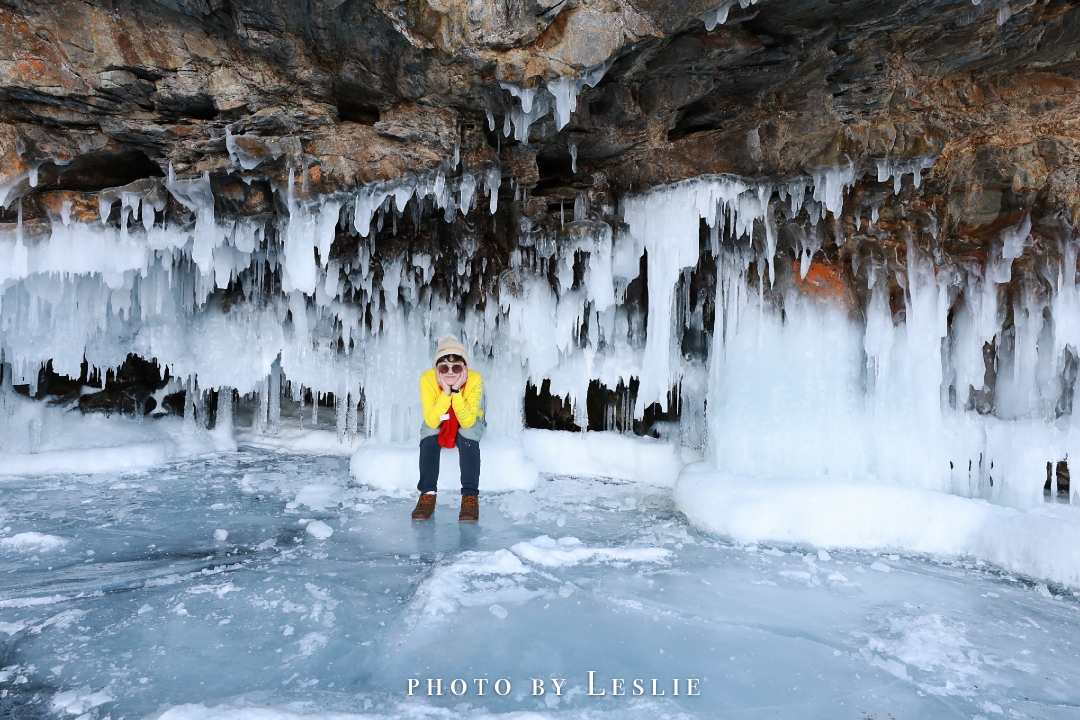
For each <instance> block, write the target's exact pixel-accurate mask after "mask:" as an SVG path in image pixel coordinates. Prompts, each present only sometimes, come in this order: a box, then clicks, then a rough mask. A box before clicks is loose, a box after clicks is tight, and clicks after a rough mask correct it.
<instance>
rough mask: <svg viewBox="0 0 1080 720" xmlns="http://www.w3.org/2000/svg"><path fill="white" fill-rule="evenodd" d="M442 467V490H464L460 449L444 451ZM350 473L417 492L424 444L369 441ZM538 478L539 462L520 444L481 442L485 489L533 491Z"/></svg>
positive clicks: (482, 488) (390, 488) (381, 486)
mask: <svg viewBox="0 0 1080 720" xmlns="http://www.w3.org/2000/svg"><path fill="white" fill-rule="evenodd" d="M439 468H440V474H439V489H440V490H443V491H447V490H451V491H454V490H458V489H460V487H461V472H460V468H459V466H458V453H457V450H443V451H442V459H441V461H440V465H439ZM349 472H350V473H351V474H352V476H353V477H354V478H356V479H357V481H359V482H361V483H364V484H365V485H370V486H371V487H374V488H377V489H379V490H386V491H391V492H413V491H415V490H416V483H417V481H419V479H420V446H419V444H418V443H389V444H385V445H383V444H375V443H371V442H369V443H366V444H364V445H363V446H361V447H360V448H359V449H358V450H357V451H356V453H354V454H353V456H352V461H351V462H350V463H349ZM537 479H538V478H537V469H536V465H535V464H534V463H533V462H532V460H530V459H528V458H527V457H526V456H525V452H524V450H523V449H522V446H521V445H520V444H519V443H517V442H514V441H513V440H507V439H503V438H485V439H484V440H482V441H481V443H480V491H481V492H509V491H513V490H532V489H533V488H535V487H536V483H537Z"/></svg>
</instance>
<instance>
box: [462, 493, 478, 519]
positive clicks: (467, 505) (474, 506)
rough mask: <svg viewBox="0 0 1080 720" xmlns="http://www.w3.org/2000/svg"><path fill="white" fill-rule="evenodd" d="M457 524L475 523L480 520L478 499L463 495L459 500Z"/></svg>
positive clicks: (473, 496)
mask: <svg viewBox="0 0 1080 720" xmlns="http://www.w3.org/2000/svg"><path fill="white" fill-rule="evenodd" d="M457 519H458V522H476V521H477V520H479V519H480V499H479V498H478V497H476V496H475V495H465V496H463V497H462V498H461V512H459V513H458V516H457Z"/></svg>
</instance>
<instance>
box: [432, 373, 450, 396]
mask: <svg viewBox="0 0 1080 720" xmlns="http://www.w3.org/2000/svg"><path fill="white" fill-rule="evenodd" d="M435 380H436V381H437V382H438V383H439V387H440V388H442V391H443V393H445V394H446V395H449V394H450V385H448V384H447V382H446V380H444V379H443V376H442V373H440V372H439V371H438V370H436V371H435Z"/></svg>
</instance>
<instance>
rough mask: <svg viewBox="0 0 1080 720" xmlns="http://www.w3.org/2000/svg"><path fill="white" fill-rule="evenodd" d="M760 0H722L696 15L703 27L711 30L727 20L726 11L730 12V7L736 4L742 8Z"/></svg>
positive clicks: (755, 3)
mask: <svg viewBox="0 0 1080 720" xmlns="http://www.w3.org/2000/svg"><path fill="white" fill-rule="evenodd" d="M758 2H760V0H724V2H722V3H720V4H719V5H717V6H716V7H714V8H712V9H711V10H708V11H706V12H704V13H702V14H701V15H699V16H698V19H699V20H701V22H703V23H705V29H706V30H709V31H712V30H713V29H715V28H716V26H717V25H723V24H724V23H726V22H727V18H728V13H729V12H731V8H733V7H735V6H736V5H738V6H739V7H741V8H742V9H743V10H745V9H746V8H748V7H750V6H751V5H757V4H758Z"/></svg>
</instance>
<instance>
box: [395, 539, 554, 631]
mask: <svg viewBox="0 0 1080 720" xmlns="http://www.w3.org/2000/svg"><path fill="white" fill-rule="evenodd" d="M529 572H531V571H530V570H529V568H528V567H526V566H525V565H524V564H522V562H521V560H519V559H518V558H517V556H515V555H514V554H513V553H512V552H510V551H509V550H496V551H494V552H481V551H467V552H464V553H462V554H461V555H460V556H459V557H458V558H457V559H456V560H454V561H453V562H452V563H450V564H448V565H438V566H436V567H435V569H434V571H433V572H432V574H431V577H429V578H428V579H427V580H425V581H424V582H423V583H421V584H420V586H419V587H418V588H417V590H416V595H415V596H414V598H413V601H412V603H411V612H412V615H411V618H410V621H409V624H410V625H415V624H416V623H417V622H418V621H429V620H435V619H437V618H439V617H441V616H443V615H447V614H449V613H453V612H455V611H456V610H457V609H458V607H472V606H476V605H493V604H514V603H521V602H524V601H526V600H530V599H532V598H534V597H536V596H538V595H540V594H541V593H540V592H539V591H536V590H529V589H527V588H525V587H524V586H522V585H521V583H520V582H519V576H521V575H524V574H526V573H529Z"/></svg>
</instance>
